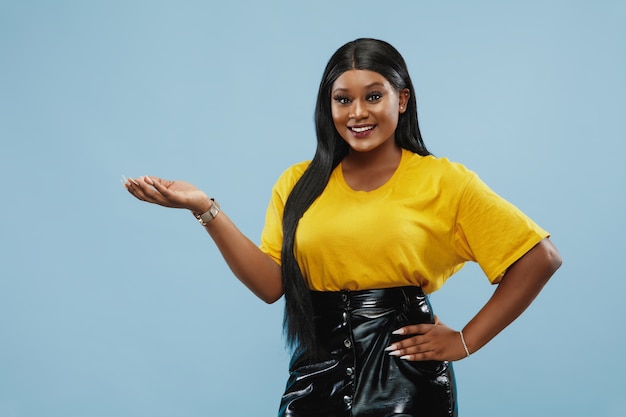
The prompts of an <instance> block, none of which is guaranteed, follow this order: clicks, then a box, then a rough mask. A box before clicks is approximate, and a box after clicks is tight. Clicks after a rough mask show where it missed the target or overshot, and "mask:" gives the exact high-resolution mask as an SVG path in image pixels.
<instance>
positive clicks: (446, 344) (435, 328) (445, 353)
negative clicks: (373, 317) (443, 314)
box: [385, 318, 466, 361]
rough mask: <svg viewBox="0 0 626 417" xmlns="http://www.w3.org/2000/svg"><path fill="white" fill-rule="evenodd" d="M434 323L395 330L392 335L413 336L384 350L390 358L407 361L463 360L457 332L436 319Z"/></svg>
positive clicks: (463, 355) (463, 354)
mask: <svg viewBox="0 0 626 417" xmlns="http://www.w3.org/2000/svg"><path fill="white" fill-rule="evenodd" d="M435 323H436V324H417V325H411V326H405V327H402V328H401V329H398V330H396V331H395V332H393V333H394V334H407V335H413V336H410V337H407V338H406V339H403V340H401V341H398V342H394V343H392V344H391V345H390V346H389V347H387V348H386V349H385V350H386V351H387V352H388V354H389V355H391V356H396V357H399V358H400V359H404V360H409V361H423V360H440V361H443V360H447V361H453V360H458V359H462V358H464V357H465V356H466V355H465V353H464V352H462V351H461V350H459V346H460V342H459V341H458V340H457V339H458V332H456V331H454V330H452V329H451V328H449V327H448V326H446V325H444V324H442V323H441V322H440V321H439V319H437V318H436V319H435ZM459 340H460V339H459ZM457 342H458V343H457ZM461 349H462V348H461Z"/></svg>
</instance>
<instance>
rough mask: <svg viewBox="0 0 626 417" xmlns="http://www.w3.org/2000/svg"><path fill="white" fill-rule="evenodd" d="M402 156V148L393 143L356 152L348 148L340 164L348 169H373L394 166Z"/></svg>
mask: <svg viewBox="0 0 626 417" xmlns="http://www.w3.org/2000/svg"><path fill="white" fill-rule="evenodd" d="M401 157H402V148H400V147H399V146H398V145H396V144H395V143H392V146H381V147H379V148H376V149H374V150H372V151H369V152H358V151H355V150H353V149H350V151H349V152H348V154H347V155H346V156H345V157H344V159H343V161H342V164H343V166H344V168H345V167H346V165H347V166H348V167H349V168H350V169H365V168H367V169H375V168H379V167H380V168H383V167H389V166H393V167H394V168H395V167H397V166H398V164H399V163H400V158H401Z"/></svg>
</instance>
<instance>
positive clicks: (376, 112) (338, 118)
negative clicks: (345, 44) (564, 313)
mask: <svg viewBox="0 0 626 417" xmlns="http://www.w3.org/2000/svg"><path fill="white" fill-rule="evenodd" d="M409 97H410V91H408V90H407V89H403V90H400V91H397V90H395V89H394V88H393V87H392V86H391V85H390V84H389V82H388V81H387V80H386V79H385V78H384V77H383V76H382V75H380V74H378V73H376V72H372V71H365V70H350V71H346V72H345V73H343V74H342V75H341V76H340V77H339V78H338V79H337V80H336V81H335V84H333V97H332V98H331V100H332V102H331V109H332V116H333V121H334V123H335V127H336V129H337V131H338V132H339V134H340V135H341V136H342V138H343V139H344V140H345V141H346V143H348V144H349V145H350V151H349V153H348V155H347V156H346V157H345V158H344V160H343V161H342V164H341V169H342V170H343V174H344V178H345V179H346V182H347V183H348V185H349V186H350V187H352V188H353V189H355V190H360V191H371V190H374V189H376V188H378V187H380V186H381V185H383V184H384V183H385V182H387V181H388V180H389V178H390V177H391V176H392V175H393V173H394V172H395V170H396V169H397V167H398V164H399V163H400V156H401V149H400V148H399V147H398V145H397V144H396V142H395V128H396V126H397V122H398V118H399V117H400V115H401V114H402V113H404V111H405V110H406V103H407V101H408V98H409ZM124 185H125V187H126V189H127V190H128V191H129V192H130V193H131V194H132V195H133V196H134V197H136V198H137V199H139V200H142V201H146V202H149V203H153V204H158V205H161V206H164V207H172V208H184V209H187V210H190V211H191V212H193V213H204V212H206V211H208V209H209V208H210V207H211V204H213V203H212V201H211V199H209V197H208V196H207V195H206V194H205V193H204V192H203V191H201V190H199V189H198V188H196V187H194V186H193V185H191V184H189V183H187V182H184V181H169V180H164V179H160V178H157V177H153V176H150V177H148V176H145V177H139V178H135V179H128V180H125V181H124ZM205 228H206V230H207V232H208V233H209V235H210V236H211V237H212V238H213V240H214V241H215V243H216V245H217V247H218V248H219V250H220V252H221V253H222V255H223V257H224V259H225V260H226V263H227V264H228V265H229V267H230V268H231V270H232V271H233V273H234V274H235V276H236V277H237V278H238V279H239V280H241V282H243V283H244V284H245V285H246V286H247V287H248V288H249V289H250V290H251V291H252V292H253V293H254V294H256V295H257V296H258V297H259V298H261V299H262V300H263V301H265V302H267V303H273V302H274V301H276V300H278V299H279V298H280V297H281V296H282V294H283V287H282V271H281V268H280V266H279V265H278V264H276V262H274V261H273V260H272V259H271V258H270V257H269V256H268V255H266V254H265V253H263V252H262V251H261V250H260V249H259V248H258V246H257V245H255V244H254V243H253V242H252V241H250V240H249V239H248V238H247V237H246V236H245V235H243V233H241V232H240V231H239V229H237V227H236V226H235V224H234V223H233V222H232V221H231V220H230V219H229V218H228V217H227V216H226V214H225V213H223V212H220V213H219V214H218V215H217V217H216V218H215V219H213V220H211V221H210V222H209V223H208V224H207V225H206V226H205ZM560 265H561V257H560V255H559V253H558V251H557V250H556V248H555V247H554V245H553V244H552V242H551V241H550V240H549V239H548V238H545V239H543V240H541V241H540V242H539V243H538V244H537V245H536V246H535V247H533V248H532V249H531V250H529V251H528V252H527V253H526V254H525V255H523V256H522V257H521V258H520V259H519V260H517V262H515V263H514V264H513V265H511V267H510V268H509V269H508V271H507V272H506V274H505V275H504V277H503V278H502V280H501V282H500V283H499V284H498V286H497V288H496V290H495V291H494V293H493V295H492V296H491V298H490V299H489V301H488V302H487V303H486V304H485V305H484V306H483V307H482V308H481V309H480V311H479V312H478V313H477V314H476V315H475V316H474V317H473V318H472V319H471V320H470V321H469V323H468V324H467V325H466V326H465V327H464V328H463V334H464V336H465V342H466V345H467V348H468V350H469V352H471V353H474V352H476V351H477V350H478V349H480V348H481V347H483V346H484V345H485V344H487V343H488V342H489V341H490V340H491V339H493V338H494V337H495V336H496V335H497V334H498V333H500V332H501V331H502V330H503V329H504V328H505V327H507V326H508V325H509V324H510V323H511V322H513V321H514V320H515V319H516V318H517V317H519V315H520V314H522V312H523V311H524V310H525V309H526V308H527V307H528V306H529V305H530V304H531V303H532V301H533V300H534V299H535V297H536V296H537V295H538V294H539V292H540V291H541V289H542V288H543V286H544V285H545V283H546V282H547V281H548V280H549V279H550V277H551V276H552V274H554V272H555V271H556V270H557V269H558V268H559V266H560ZM396 333H397V334H402V335H406V336H407V337H406V338H405V339H403V340H402V341H400V342H396V343H394V344H392V345H391V346H389V348H388V349H387V350H388V352H389V354H390V355H395V356H400V357H401V358H403V359H406V360H412V361H421V360H446V361H455V360H459V359H463V358H465V357H466V356H467V353H466V351H465V347H464V346H463V343H462V342H461V337H460V333H459V331H457V330H454V329H452V328H450V327H448V326H446V325H445V324H443V323H442V322H440V321H439V320H438V319H437V320H436V322H435V324H418V325H411V326H406V327H403V328H401V329H397V330H396Z"/></svg>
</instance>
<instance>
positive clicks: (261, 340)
mask: <svg viewBox="0 0 626 417" xmlns="http://www.w3.org/2000/svg"><path fill="white" fill-rule="evenodd" d="M362 36H366V37H377V38H381V39H384V40H387V41H389V42H390V43H392V44H393V45H394V46H396V47H397V48H398V49H399V50H400V52H401V53H402V54H403V55H404V57H405V58H406V61H407V63H408V65H409V69H410V71H411V74H412V77H413V81H414V84H415V89H416V91H415V94H416V96H417V100H418V106H419V109H420V123H421V127H422V132H423V134H424V138H425V141H426V143H427V145H428V146H429V148H430V149H431V151H432V152H434V153H435V154H437V155H439V156H446V157H448V158H450V159H452V160H455V161H459V162H462V163H464V164H465V165H466V166H468V167H469V168H471V169H473V170H475V171H477V172H478V173H479V174H480V176H481V177H482V178H483V180H485V182H487V183H488V184H489V185H490V186H491V187H492V188H493V189H494V190H496V191H497V192H498V193H500V194H501V195H502V196H504V197H505V198H507V199H509V200H510V201H512V202H513V203H514V204H516V205H518V206H519V207H520V208H521V209H522V210H524V211H525V212H526V213H528V214H529V215H530V216H531V217H533V218H534V219H535V220H536V221H537V222H538V223H539V224H541V225H542V226H543V227H544V228H546V229H548V230H549V231H550V232H551V233H552V235H553V241H554V242H555V244H556V245H557V247H558V248H559V249H560V251H561V253H562V255H563V258H564V262H565V263H564V265H563V267H562V268H561V269H560V270H559V271H558V272H557V274H556V275H555V277H554V278H553V279H552V280H551V281H550V282H549V284H548V285H547V287H546V288H545V290H544V291H543V292H542V294H541V295H540V297H539V298H538V299H537V301H536V302H535V303H534V304H533V305H532V306H531V308H530V309H529V310H528V311H527V312H526V313H524V315H523V316H522V317H521V318H520V319H519V320H518V321H516V322H515V323H514V324H513V325H512V326H510V327H509V328H507V329H506V330H505V331H504V332H503V333H502V334H501V335H500V336H499V337H497V338H496V339H495V340H494V341H493V342H491V343H490V344H489V345H487V346H486V347H485V348H484V349H482V350H481V351H479V352H477V353H476V354H475V355H473V356H472V357H471V358H470V359H467V360H463V361H461V362H458V363H457V364H456V370H457V383H458V386H459V403H460V410H461V413H462V415H464V416H477V415H480V416H501V415H506V416H528V415H533V416H554V415H567V416H588V415H593V416H611V417H621V416H624V415H626V406H625V405H624V399H623V397H624V394H626V390H625V388H624V377H623V375H624V372H626V360H625V359H624V358H625V357H624V349H625V343H624V324H625V323H624V316H625V313H626V308H625V304H626V303H625V302H624V297H623V293H624V290H625V289H626V287H625V285H624V279H623V271H622V268H621V267H622V263H621V261H622V258H621V257H622V256H624V247H625V246H624V241H623V236H624V232H625V231H626V225H625V221H624V214H625V213H626V199H625V196H624V194H625V191H626V189H625V188H626V187H625V183H626V181H625V180H626V164H625V161H624V151H625V145H624V141H625V140H626V135H625V133H624V131H625V127H626V126H625V124H624V120H625V116H626V114H625V113H626V112H625V107H626V106H625V103H624V97H626V77H625V76H624V74H626V41H625V40H626V2H624V1H617V0H616V1H596V2H592V1H534V0H533V1H524V2H521V1H520V2H509V1H504V2H501V1H474V2H460V1H446V2H426V1H389V2H381V1H365V0H363V1H358V2H357V1H315V2H307V3H304V2H287V1H285V2H253V1H231V2H201V1H177V2H173V1H172V2H166V1H107V2H100V1H78V0H77V1H34V0H33V1H9V0H2V1H1V2H0V138H1V142H0V143H1V144H0V178H1V179H2V184H1V185H0V190H1V199H2V200H1V205H0V219H1V220H0V249H1V251H0V265H1V266H0V416H1V417H31V416H63V417H73V416H81V417H82V416H90V417H99V416H107V417H108V416H120V417H126V416H154V417H158V416H173V415H176V416H190V417H191V416H251V415H254V416H273V415H275V413H276V410H277V407H278V401H279V397H280V394H281V393H282V390H283V387H284V383H285V380H286V377H287V362H288V353H287V351H286V349H285V347H284V344H283V338H282V330H281V320H282V308H283V304H282V300H281V301H279V302H277V303H275V304H273V305H269V306H268V305H265V304H264V303H263V302H261V301H260V300H257V299H256V298H255V297H254V296H253V295H252V294H251V293H249V292H248V291H247V290H246V289H245V288H244V287H243V285H241V284H240V283H239V282H238V281H237V280H236V279H234V278H233V276H232V275H231V273H230V271H229V270H228V268H227V267H226V266H225V264H224V262H223V260H222V259H221V257H220V255H219V253H218V251H217V250H216V248H215V246H214V245H213V243H212V242H211V240H210V238H209V237H208V236H207V235H206V233H205V232H204V230H203V229H202V228H201V227H200V226H199V225H198V224H197V222H195V220H194V219H193V218H192V217H191V215H190V214H189V213H187V212H184V211H179V210H166V209H163V208H161V207H157V206H148V205H145V204H143V203H140V202H138V201H136V200H134V199H133V198H131V196H130V195H128V194H127V193H126V191H125V190H124V189H123V187H122V186H121V184H120V178H121V176H122V175H126V176H139V175H145V174H150V175H157V176H162V177H165V178H172V179H175V178H177V179H185V180H187V181H190V182H192V183H195V184H196V185H198V186H199V187H201V188H202V189H204V190H205V191H207V193H209V194H210V195H212V196H215V197H217V198H218V199H219V201H220V203H221V205H222V207H223V209H224V210H225V211H226V212H227V213H228V215H229V216H230V217H231V218H232V219H233V220H234V221H235V222H236V224H237V225H238V226H239V227H240V229H241V230H242V231H243V232H244V233H246V234H247V235H248V236H249V237H250V238H251V239H252V240H254V241H256V242H258V238H259V235H260V232H261V228H262V225H263V219H264V213H265V208H266V205H267V202H268V199H269V193H270V189H271V186H272V184H273V183H274V181H275V180H276V178H277V177H278V175H279V174H280V173H281V172H282V171H283V170H284V169H285V168H286V167H287V166H289V165H291V164H293V163H295V162H298V161H301V160H304V159H309V158H310V157H311V156H312V154H313V151H314V148H315V138H314V129H313V108H314V104H315V97H316V93H317V86H318V83H319V80H320V78H321V74H322V71H323V68H324V66H325V64H326V62H327V60H328V59H329V57H330V55H331V54H332V53H333V52H334V51H335V50H336V49H337V48H338V47H339V46H340V45H342V44H343V43H345V42H347V41H349V40H352V39H354V38H357V37H362ZM492 290H493V287H491V286H490V285H489V284H488V281H487V280H486V279H485V278H484V276H483V275H482V272H481V271H480V269H479V268H478V267H476V266H475V265H468V266H467V267H466V268H464V269H463V270H462V271H461V272H460V273H458V274H457V275H455V276H454V277H453V278H451V279H450V281H449V282H448V285H447V286H446V287H444V288H443V289H442V290H441V291H440V292H438V293H435V294H434V295H433V296H432V302H433V304H434V306H435V309H436V312H437V313H438V315H439V316H440V318H441V319H442V321H444V322H445V323H447V324H448V325H451V326H453V327H456V328H461V327H462V326H463V325H464V324H465V323H466V322H467V321H468V320H469V319H470V318H471V317H472V316H473V315H474V313H475V312H476V311H477V310H478V309H479V308H480V306H481V305H482V304H483V303H484V302H485V301H486V300H487V298H488V297H489V295H490V294H491V292H492Z"/></svg>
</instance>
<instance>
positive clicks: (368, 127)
mask: <svg viewBox="0 0 626 417" xmlns="http://www.w3.org/2000/svg"><path fill="white" fill-rule="evenodd" d="M373 128H374V126H365V127H351V128H350V129H352V130H354V131H355V132H357V133H361V132H365V131H366V130H371V129H373Z"/></svg>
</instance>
